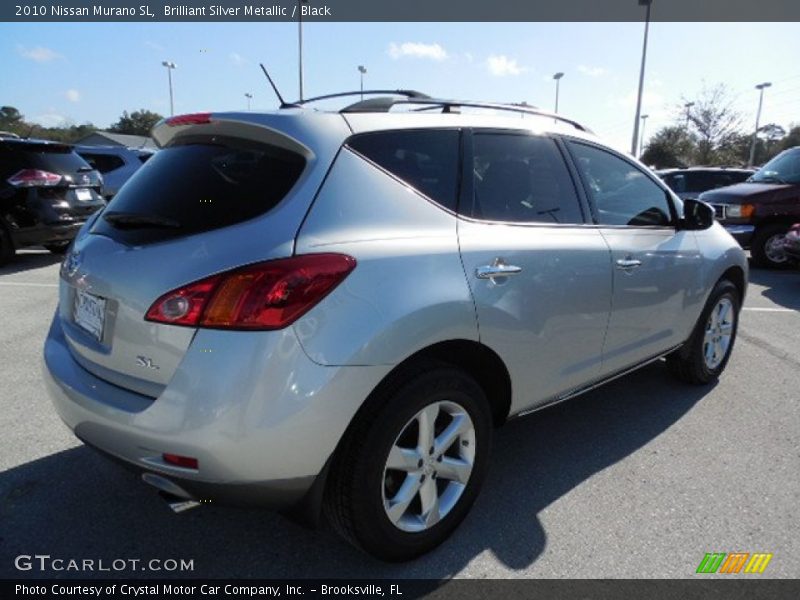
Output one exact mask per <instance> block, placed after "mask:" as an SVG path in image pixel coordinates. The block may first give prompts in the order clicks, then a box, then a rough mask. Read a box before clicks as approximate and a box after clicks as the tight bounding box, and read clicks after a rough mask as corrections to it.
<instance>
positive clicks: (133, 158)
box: [75, 146, 154, 200]
mask: <svg viewBox="0 0 800 600" xmlns="http://www.w3.org/2000/svg"><path fill="white" fill-rule="evenodd" d="M75 151H76V152H77V153H78V154H80V155H81V157H82V158H83V159H84V160H85V161H86V162H88V163H89V164H90V165H92V166H93V167H94V168H95V169H97V170H98V171H100V173H101V174H102V175H103V197H104V198H105V199H106V200H111V198H113V197H114V196H115V195H116V194H117V192H118V191H119V189H120V188H121V187H122V185H123V184H124V183H125V182H126V181H128V179H130V178H131V177H132V176H133V174H134V173H136V171H138V170H139V168H140V167H141V166H142V165H143V164H144V163H145V162H147V161H148V160H149V159H150V157H152V156H153V154H154V151H153V150H150V149H145V148H128V147H126V146H75Z"/></svg>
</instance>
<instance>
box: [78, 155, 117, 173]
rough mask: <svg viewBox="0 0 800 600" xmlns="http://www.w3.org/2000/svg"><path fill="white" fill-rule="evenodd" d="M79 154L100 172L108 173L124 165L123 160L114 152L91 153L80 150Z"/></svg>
mask: <svg viewBox="0 0 800 600" xmlns="http://www.w3.org/2000/svg"><path fill="white" fill-rule="evenodd" d="M80 155H81V156H82V157H83V158H84V160H86V162H88V163H89V164H90V165H91V166H93V167H94V168H95V169H97V170H98V171H100V172H101V173H110V172H111V171H114V170H116V169H119V168H120V167H124V166H125V161H124V160H122V159H121V158H120V157H119V156H116V155H114V154H93V153H89V152H81V153H80Z"/></svg>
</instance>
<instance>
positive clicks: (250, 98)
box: [244, 92, 253, 111]
mask: <svg viewBox="0 0 800 600" xmlns="http://www.w3.org/2000/svg"><path fill="white" fill-rule="evenodd" d="M244 97H245V98H247V110H248V111H249V110H250V100H252V99H253V94H251V93H250V92H245V93H244Z"/></svg>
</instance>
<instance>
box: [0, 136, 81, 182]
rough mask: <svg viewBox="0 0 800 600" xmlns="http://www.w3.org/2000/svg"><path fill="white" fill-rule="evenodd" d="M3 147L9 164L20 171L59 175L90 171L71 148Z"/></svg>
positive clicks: (45, 146) (21, 145)
mask: <svg viewBox="0 0 800 600" xmlns="http://www.w3.org/2000/svg"><path fill="white" fill-rule="evenodd" d="M3 146H4V147H3V154H7V155H9V157H10V160H9V162H13V163H15V164H16V165H19V167H20V168H21V169H42V170H43V171H50V172H51V173H58V174H59V175H74V174H75V173H77V172H78V171H81V172H83V171H90V170H91V167H90V166H89V164H88V163H87V162H86V161H85V160H83V159H82V158H81V157H80V156H78V154H76V153H75V152H73V151H72V148H71V146H59V145H54V146H51V147H48V146H47V145H46V144H23V143H19V144H14V143H7V144H4V145H3ZM4 162H5V161H4Z"/></svg>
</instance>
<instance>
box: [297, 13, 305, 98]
mask: <svg viewBox="0 0 800 600" xmlns="http://www.w3.org/2000/svg"><path fill="white" fill-rule="evenodd" d="M303 4H308V0H297V67H298V79H299V81H300V100H302V99H303Z"/></svg>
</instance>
